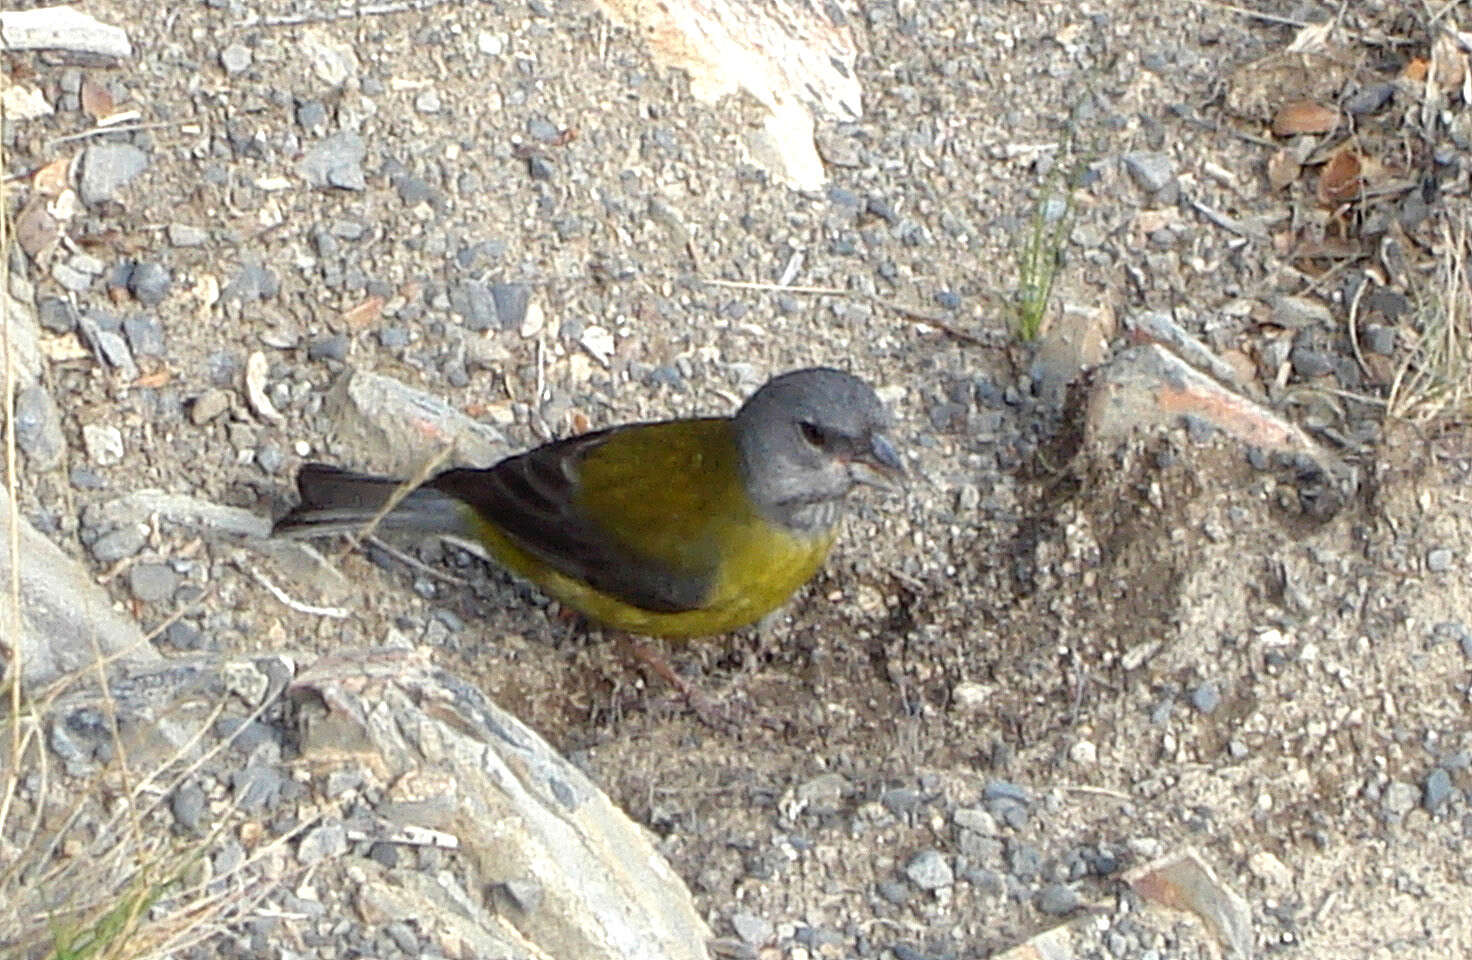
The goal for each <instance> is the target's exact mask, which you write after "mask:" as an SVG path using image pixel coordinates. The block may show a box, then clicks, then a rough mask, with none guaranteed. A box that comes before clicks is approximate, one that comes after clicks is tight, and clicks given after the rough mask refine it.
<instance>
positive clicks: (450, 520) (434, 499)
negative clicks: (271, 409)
mask: <svg viewBox="0 0 1472 960" xmlns="http://www.w3.org/2000/svg"><path fill="white" fill-rule="evenodd" d="M403 485H404V482H403V481H401V480H394V479H392V478H389V477H375V476H371V475H369V474H366V473H353V472H352V471H350V470H343V469H340V468H338V467H332V466H328V465H327V464H325V463H308V464H304V465H303V466H302V468H301V471H300V472H299V473H298V474H297V477H296V486H297V491H298V492H299V493H300V494H301V498H302V502H301V504H300V505H299V506H297V507H296V508H295V509H293V510H292V511H291V512H290V513H288V514H286V516H284V517H282V518H281V519H280V520H277V521H276V525H275V526H274V527H272V529H271V533H272V535H273V536H281V537H296V538H304V537H326V536H331V535H333V534H339V533H356V532H357V531H359V530H362V529H363V528H364V527H365V526H367V525H368V524H369V523H370V522H371V521H372V520H373V519H374V518H375V517H377V518H378V528H380V529H383V530H417V531H422V532H425V533H438V534H445V535H449V536H456V535H464V534H465V533H466V531H467V527H468V520H467V514H468V511H469V509H470V508H469V507H467V506H466V505H465V504H464V503H463V502H461V501H460V500H457V499H455V498H454V497H452V496H450V495H449V494H446V493H443V492H441V491H439V490H434V489H431V488H429V487H419V488H418V489H416V490H412V491H410V492H409V493H408V494H407V495H405V496H404V497H403V499H401V500H399V501H398V503H396V504H394V506H393V508H392V509H390V510H388V511H387V512H385V510H384V508H385V507H387V506H388V504H389V503H390V502H391V501H392V499H393V498H394V497H395V496H397V495H398V493H399V490H400V488H401V487H403ZM380 514H381V516H380Z"/></svg>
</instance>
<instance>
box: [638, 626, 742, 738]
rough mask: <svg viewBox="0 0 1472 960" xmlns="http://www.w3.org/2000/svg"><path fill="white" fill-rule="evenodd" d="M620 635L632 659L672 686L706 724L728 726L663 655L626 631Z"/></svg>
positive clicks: (713, 726) (707, 700)
mask: <svg viewBox="0 0 1472 960" xmlns="http://www.w3.org/2000/svg"><path fill="white" fill-rule="evenodd" d="M620 636H621V637H622V638H623V641H624V642H625V643H626V644H628V647H629V652H630V653H632V654H633V656H634V659H635V660H637V661H638V662H640V663H642V664H644V666H646V667H648V668H649V669H650V670H653V671H654V672H655V674H657V675H658V676H659V678H660V679H661V680H663V681H664V682H665V683H668V684H669V685H670V686H672V687H674V688H675V690H676V691H678V692H679V694H680V696H681V697H683V698H684V699H685V704H686V705H687V706H689V708H690V709H691V710H693V711H694V712H695V715H696V716H697V717H699V718H700V719H701V720H702V721H703V722H704V723H705V724H706V726H709V727H712V728H714V729H717V730H724V729H726V728H727V727H729V726H730V721H729V720H728V718H726V717H725V716H723V715H722V713H721V711H720V710H719V709H717V708H716V706H715V705H714V704H713V703H711V702H710V698H709V697H707V696H706V695H705V694H704V693H701V692H700V690H699V689H697V688H696V687H695V686H694V685H693V684H691V683H690V682H689V681H687V680H686V679H685V678H684V677H682V676H680V675H679V674H678V673H676V672H675V671H674V668H673V667H671V666H670V665H669V664H668V663H666V662H665V659H664V658H663V657H661V656H660V655H659V654H657V653H655V652H654V651H653V650H651V649H650V648H649V645H648V644H645V643H643V642H642V641H640V640H638V639H636V638H634V637H633V636H631V635H629V634H627V633H625V634H621V635H620Z"/></svg>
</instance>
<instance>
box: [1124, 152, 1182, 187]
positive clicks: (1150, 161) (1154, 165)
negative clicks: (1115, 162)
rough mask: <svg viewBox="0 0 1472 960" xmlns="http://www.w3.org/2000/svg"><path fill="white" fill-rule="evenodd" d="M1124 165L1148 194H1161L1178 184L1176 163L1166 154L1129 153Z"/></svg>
mask: <svg viewBox="0 0 1472 960" xmlns="http://www.w3.org/2000/svg"><path fill="white" fill-rule="evenodd" d="M1124 165H1125V169H1126V170H1128V171H1129V173H1130V176H1131V177H1133V178H1134V180H1135V183H1137V184H1139V185H1140V188H1141V189H1142V190H1144V191H1145V192H1147V193H1160V192H1161V191H1162V190H1164V189H1165V188H1166V187H1169V186H1172V185H1173V184H1175V182H1176V172H1175V163H1174V161H1172V160H1171V158H1170V157H1169V156H1168V155H1167V154H1164V153H1128V154H1125V157H1124Z"/></svg>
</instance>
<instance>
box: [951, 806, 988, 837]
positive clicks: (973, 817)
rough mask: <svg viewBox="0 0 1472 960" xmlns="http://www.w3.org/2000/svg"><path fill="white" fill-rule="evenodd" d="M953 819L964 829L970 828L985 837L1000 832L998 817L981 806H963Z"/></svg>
mask: <svg viewBox="0 0 1472 960" xmlns="http://www.w3.org/2000/svg"><path fill="white" fill-rule="evenodd" d="M952 819H953V820H954V821H955V822H956V826H958V827H960V828H961V829H962V830H970V831H971V832H972V833H978V834H981V835H982V836H984V837H994V836H996V835H997V833H998V829H997V818H996V817H993V816H992V815H991V814H990V813H987V812H986V811H985V810H983V809H981V808H980V807H962V808H961V809H959V810H957V811H956V812H955V814H954V815H953V817H952Z"/></svg>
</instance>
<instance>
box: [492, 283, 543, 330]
mask: <svg viewBox="0 0 1472 960" xmlns="http://www.w3.org/2000/svg"><path fill="white" fill-rule="evenodd" d="M531 297H532V290H531V287H529V286H527V285H526V284H524V283H498V284H495V285H494V286H492V287H491V300H492V301H493V302H494V303H495V308H496V320H497V322H498V323H499V324H500V325H501V329H502V330H520V329H522V328H523V324H524V321H526V320H528V319H530V309H531ZM536 312H537V317H538V319H543V320H544V319H545V318H544V317H543V316H542V311H541V310H540V308H539V309H538V310H537V311H536ZM535 333H536V331H533V332H532V334H525V333H524V334H522V336H529V335H534V334H535Z"/></svg>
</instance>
